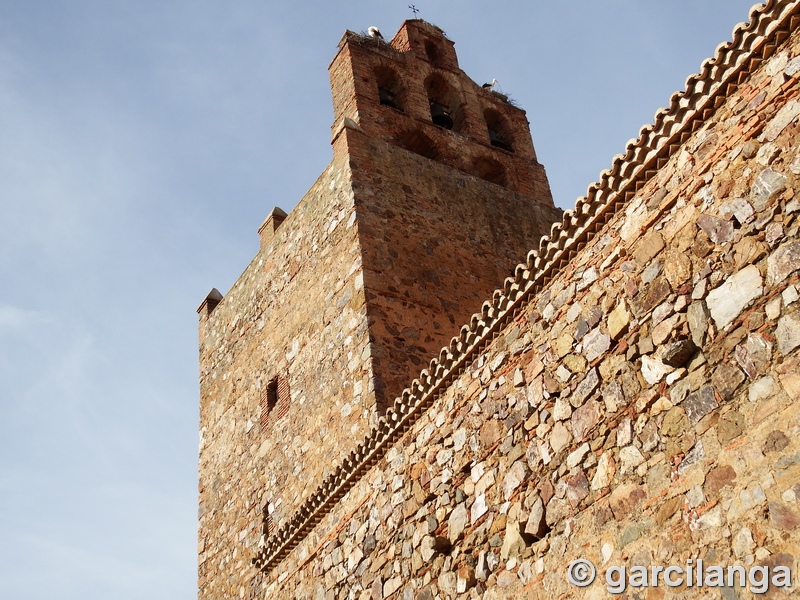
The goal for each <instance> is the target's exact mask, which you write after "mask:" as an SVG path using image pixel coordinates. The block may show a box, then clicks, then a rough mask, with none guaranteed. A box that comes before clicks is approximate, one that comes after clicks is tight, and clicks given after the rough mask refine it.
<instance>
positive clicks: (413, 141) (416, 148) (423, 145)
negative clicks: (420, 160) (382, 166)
mask: <svg viewBox="0 0 800 600" xmlns="http://www.w3.org/2000/svg"><path fill="white" fill-rule="evenodd" d="M395 141H396V143H397V145H398V146H400V147H401V148H404V149H406V150H408V151H409V152H413V153H414V154H419V155H420V156H424V157H425V158H430V159H431V160H437V159H438V158H439V157H440V153H439V149H438V148H437V147H436V144H434V143H433V140H431V138H429V137H428V136H427V135H425V134H424V133H422V132H421V131H420V130H418V129H411V130H408V131H404V132H402V133H401V134H400V135H398V136H397V138H395Z"/></svg>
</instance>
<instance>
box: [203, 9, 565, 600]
mask: <svg viewBox="0 0 800 600" xmlns="http://www.w3.org/2000/svg"><path fill="white" fill-rule="evenodd" d="M330 75H331V89H332V94H333V103H334V123H333V128H332V131H333V134H332V142H331V143H332V146H333V160H332V162H331V164H330V165H329V166H328V167H327V168H326V170H325V171H324V172H323V173H322V174H321V175H320V177H319V178H318V179H317V181H316V182H315V183H314V185H313V186H312V187H311V189H310V190H309V191H308V192H307V193H306V195H305V196H304V197H303V198H302V199H301V200H300V202H299V203H298V205H297V206H296V207H295V208H294V209H293V210H292V211H291V212H290V213H289V214H288V215H286V214H285V213H284V212H283V211H281V210H280V209H275V210H273V211H272V212H271V214H270V215H269V216H268V217H267V219H266V220H265V222H264V223H263V224H262V226H261V227H260V228H259V235H260V238H261V244H260V249H259V251H258V253H257V254H256V256H255V258H254V259H253V261H252V262H251V263H250V265H249V266H248V267H247V268H246V269H245V271H244V273H243V274H242V275H241V276H240V278H239V279H238V280H237V282H236V283H235V284H234V286H233V287H232V288H231V290H230V291H229V292H228V293H227V294H226V295H225V297H222V295H221V294H220V293H219V292H217V291H216V290H214V291H212V293H211V294H209V296H208V297H207V298H206V300H204V302H203V303H202V304H201V306H200V308H199V309H198V313H199V315H200V323H199V331H200V426H201V432H200V464H199V470H200V483H199V493H200V505H199V548H198V551H199V578H198V586H199V590H200V592H199V597H200V598H201V599H212V598H213V599H215V600H217V599H221V598H240V597H242V594H251V593H255V592H251V590H255V589H256V587H257V583H258V578H259V577H261V576H263V575H262V574H260V572H259V571H258V570H257V569H256V568H255V567H254V566H253V558H254V557H255V556H256V554H257V553H258V552H259V547H260V546H259V545H260V544H263V543H264V540H265V539H269V537H270V535H271V534H272V533H273V532H274V531H277V530H279V529H281V528H282V527H285V526H286V524H287V520H288V519H289V518H290V517H292V515H293V513H294V512H295V510H296V509H297V507H298V506H299V505H300V504H301V503H303V502H304V501H306V500H307V499H308V497H309V495H310V494H311V493H312V492H313V491H314V490H315V489H316V488H317V487H318V486H319V485H320V482H322V481H323V480H324V479H325V478H326V477H327V476H328V475H329V474H330V473H331V472H332V469H333V467H335V466H336V465H337V464H341V463H342V461H343V459H344V457H345V456H346V455H347V453H348V452H350V451H351V450H352V449H353V448H354V447H355V446H356V444H357V443H358V442H359V441H361V440H363V439H364V437H365V435H367V434H368V432H369V431H370V429H371V428H373V427H374V426H375V425H376V423H378V419H379V417H380V416H381V415H382V414H384V412H385V411H386V409H387V407H389V406H390V404H391V403H392V402H393V401H394V399H395V398H396V397H397V396H399V395H400V394H401V393H402V391H403V389H404V388H405V387H407V386H408V385H409V384H410V383H411V382H412V380H413V379H414V377H415V376H417V375H418V374H419V372H420V370H421V369H422V368H424V367H425V365H426V364H427V362H428V361H429V360H430V358H431V357H433V356H435V355H436V354H437V353H438V351H439V349H440V348H441V347H442V346H443V345H445V344H446V343H447V342H448V340H450V339H451V338H452V336H454V335H456V334H457V333H458V330H459V327H460V326H461V325H462V324H464V323H466V322H468V321H469V319H470V316H471V315H472V314H473V313H475V312H476V311H477V310H478V309H479V307H480V303H481V301H482V300H484V299H485V298H488V297H490V296H491V295H492V292H493V291H494V290H495V289H496V288H498V287H499V286H500V285H501V284H502V282H503V280H504V278H505V277H507V276H509V275H510V274H511V273H512V272H513V267H514V265H515V264H516V263H517V262H518V261H519V259H520V257H521V256H524V255H525V253H526V252H527V251H528V249H530V248H533V247H536V246H537V245H538V242H539V239H540V238H541V236H542V235H543V234H545V233H546V232H547V231H549V229H550V225H551V223H553V222H554V221H555V220H557V219H558V218H560V214H561V213H560V211H559V210H558V209H556V208H555V207H554V205H553V201H552V197H551V195H550V190H549V186H548V183H547V178H546V175H545V172H544V169H543V167H542V166H541V165H540V164H539V163H538V162H537V160H536V154H535V151H534V147H533V143H532V140H531V136H530V132H529V129H528V123H527V120H526V117H525V113H524V112H523V111H522V110H520V109H519V108H517V107H515V106H513V105H512V104H510V103H509V102H508V99H507V98H506V97H505V96H503V95H502V94H497V93H495V92H491V91H487V90H485V89H483V88H481V87H480V86H478V85H476V84H475V83H474V82H473V81H472V80H470V79H469V78H468V77H467V76H466V75H465V74H464V73H463V72H462V71H461V70H460V69H459V67H458V60H457V57H456V54H455V50H454V48H453V43H452V42H451V41H450V40H448V39H447V38H446V37H445V36H444V34H443V32H442V31H441V30H440V29H438V28H437V27H435V26H433V25H430V24H428V23H425V22H424V21H421V20H411V21H406V22H405V23H404V24H403V26H402V27H401V29H400V30H399V31H398V33H397V34H396V35H395V37H394V38H393V39H392V41H391V42H389V43H386V42H383V41H378V40H375V39H372V38H369V37H365V36H361V35H359V34H356V33H352V32H347V33H346V34H345V35H344V37H343V38H342V40H341V42H340V44H339V49H338V53H337V54H336V57H335V58H334V60H333V62H332V63H331V65H330ZM243 590H244V591H243ZM245 597H249V596H245Z"/></svg>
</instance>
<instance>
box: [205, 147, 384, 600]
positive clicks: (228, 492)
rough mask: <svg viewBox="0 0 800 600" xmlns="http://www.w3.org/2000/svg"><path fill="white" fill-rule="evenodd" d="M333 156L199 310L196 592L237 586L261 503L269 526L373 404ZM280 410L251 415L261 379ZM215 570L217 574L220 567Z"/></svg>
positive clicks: (360, 302)
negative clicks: (283, 389) (277, 391)
mask: <svg viewBox="0 0 800 600" xmlns="http://www.w3.org/2000/svg"><path fill="white" fill-rule="evenodd" d="M349 180H350V171H349V168H348V166H347V163H346V161H339V162H334V163H333V164H332V165H331V166H330V167H329V168H328V169H327V170H326V171H325V172H324V173H323V174H322V175H321V176H320V178H319V179H318V181H317V182H316V183H315V184H314V186H312V188H311V189H310V190H309V192H308V193H307V194H306V196H305V197H304V198H303V200H302V201H301V202H300V203H299V204H298V206H297V208H295V210H293V211H292V213H291V214H290V215H289V216H288V217H287V218H286V220H285V221H284V222H283V224H282V225H281V226H280V227H279V228H278V229H277V230H276V231H275V234H274V238H273V239H272V240H271V241H270V242H269V243H267V244H266V245H265V247H263V248H262V249H261V251H260V252H259V253H258V254H257V255H256V257H255V258H254V259H253V261H252V263H251V264H250V266H248V268H247V270H246V271H245V272H244V273H243V275H242V276H241V277H240V279H239V280H238V281H237V283H236V284H235V285H234V287H233V288H232V289H231V290H230V292H229V293H228V295H227V296H226V297H225V298H224V299H223V300H222V302H221V303H220V304H219V305H218V306H217V307H216V308H215V309H214V310H213V312H211V314H210V315H209V316H207V317H205V316H202V317H201V340H200V373H201V379H200V395H201V402H200V420H201V426H202V428H201V431H200V467H199V468H200V508H199V562H200V566H199V587H200V590H201V593H200V598H213V599H219V598H232V597H238V592H237V593H234V592H232V591H231V590H234V589H235V590H238V586H239V584H240V583H241V582H242V581H248V580H249V579H250V578H251V573H250V570H251V569H252V567H251V565H250V560H251V556H249V555H248V553H246V552H243V551H242V548H243V547H255V546H256V544H257V543H258V541H259V538H260V536H261V534H262V525H263V515H262V510H263V507H264V506H265V505H267V504H269V510H270V511H272V512H271V516H270V518H271V521H272V522H273V523H274V524H275V526H278V525H280V524H281V523H282V521H283V519H284V518H285V516H286V515H287V514H290V513H291V511H292V510H294V505H295V501H296V499H297V498H298V497H303V495H304V494H306V493H307V488H309V487H313V486H314V485H315V484H316V483H317V482H318V481H319V480H320V479H321V478H322V477H323V476H324V475H325V474H327V470H328V469H329V467H330V465H331V464H332V463H333V462H335V461H336V460H338V459H339V456H340V452H341V448H342V447H346V446H349V445H351V444H352V442H351V440H352V439H353V437H358V436H363V435H364V433H365V432H366V430H367V429H368V427H369V422H370V418H371V415H372V413H373V411H374V394H372V391H371V386H372V377H371V367H370V363H369V360H370V359H369V349H368V345H369V340H368V334H367V328H366V309H365V307H364V290H363V278H362V277H361V274H360V265H361V261H360V248H359V245H358V237H357V231H356V227H355V226H354V214H355V209H354V206H353V199H352V195H351V192H350V189H351V188H350V181H349ZM275 375H281V376H283V377H285V378H286V380H287V381H288V383H289V388H290V392H291V402H290V406H289V408H288V413H287V414H286V415H285V416H283V417H281V418H280V419H278V420H277V421H276V420H275V419H272V418H271V419H269V420H268V422H267V423H266V428H265V427H262V425H261V424H260V416H261V409H260V402H259V400H260V398H261V396H262V394H263V393H264V392H265V390H266V386H267V384H268V382H269V380H270V378H272V377H274V376H275ZM221 573H224V574H225V575H224V576H221V575H220V574H221Z"/></svg>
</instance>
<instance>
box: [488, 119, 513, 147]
mask: <svg viewBox="0 0 800 600" xmlns="http://www.w3.org/2000/svg"><path fill="white" fill-rule="evenodd" d="M483 118H484V120H485V121H486V128H487V129H488V130H489V143H490V144H491V145H492V146H494V147H496V148H502V149H503V150H506V151H508V152H513V151H514V139H513V136H512V135H511V127H510V126H509V125H508V121H507V120H506V118H505V117H504V116H503V115H501V114H500V113H499V112H497V111H496V110H494V109H492V108H487V109H486V110H485V111H483Z"/></svg>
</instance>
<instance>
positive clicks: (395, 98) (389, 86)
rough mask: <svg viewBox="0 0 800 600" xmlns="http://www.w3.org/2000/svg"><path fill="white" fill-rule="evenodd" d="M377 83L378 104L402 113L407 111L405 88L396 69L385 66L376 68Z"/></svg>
mask: <svg viewBox="0 0 800 600" xmlns="http://www.w3.org/2000/svg"><path fill="white" fill-rule="evenodd" d="M375 83H376V84H377V86H378V102H380V103H381V104H382V105H383V106H388V107H390V108H394V109H395V110H399V111H400V112H404V111H405V100H406V98H405V96H406V94H405V87H404V86H403V82H402V80H401V79H400V76H399V75H398V74H397V72H396V71H395V70H394V69H392V68H391V67H387V66H383V65H380V66H377V67H375Z"/></svg>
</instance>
